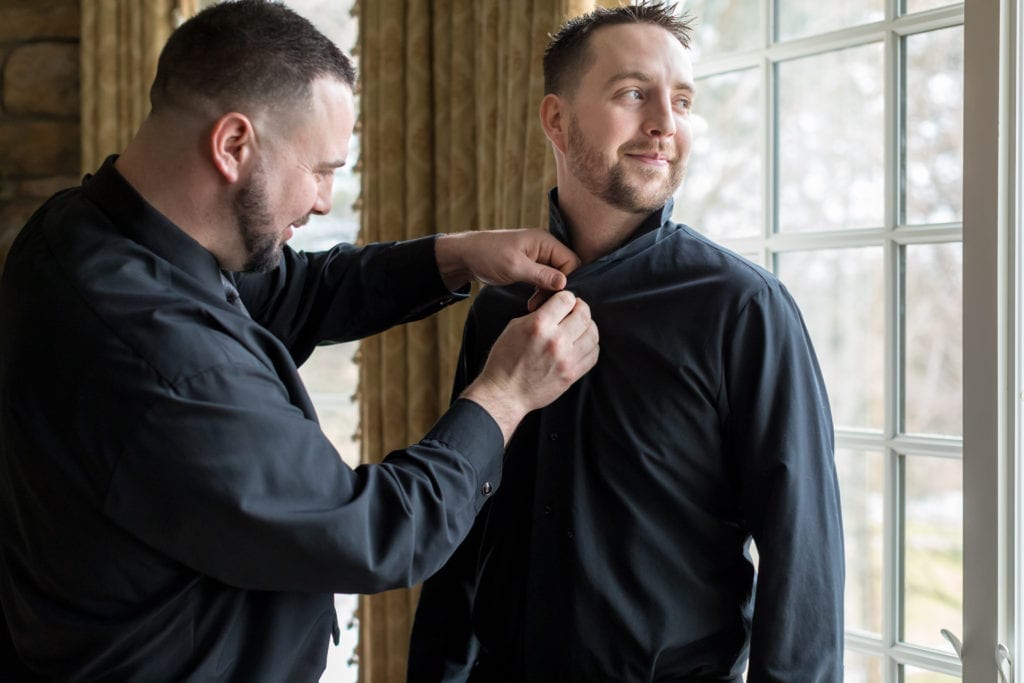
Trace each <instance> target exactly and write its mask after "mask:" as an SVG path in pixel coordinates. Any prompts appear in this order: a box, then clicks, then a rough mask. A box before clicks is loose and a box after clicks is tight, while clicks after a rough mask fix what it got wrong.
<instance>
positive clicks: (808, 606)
mask: <svg viewBox="0 0 1024 683" xmlns="http://www.w3.org/2000/svg"><path fill="white" fill-rule="evenodd" d="M551 206H552V210H551V229H552V232H553V233H554V234H556V235H558V236H559V237H560V238H561V239H563V241H566V242H568V236H567V232H566V230H565V226H564V225H563V223H562V217H561V215H560V214H559V212H558V209H557V195H554V194H553V195H552V198H551ZM671 214H672V205H671V203H670V204H669V205H667V206H665V207H664V208H663V209H662V210H660V211H658V212H655V213H654V214H652V215H651V216H650V217H649V218H648V219H647V220H646V221H645V222H644V224H643V225H642V226H641V227H640V228H639V230H638V231H637V232H636V234H634V235H633V237H632V238H631V239H630V240H629V241H628V242H627V243H626V244H625V245H623V246H622V247H621V248H619V249H617V250H616V251H614V252H612V253H610V254H608V255H606V256H604V257H603V258H600V259H598V260H596V261H594V262H592V263H590V264H587V265H585V266H583V267H582V268H580V269H579V270H577V271H575V272H574V273H572V274H571V275H570V276H569V288H570V289H571V290H573V291H574V292H576V294H578V295H579V296H580V297H582V298H583V299H584V300H585V301H586V302H587V303H588V304H589V305H590V307H591V311H592V315H593V318H594V320H595V322H596V323H597V326H598V329H599V330H600V334H601V356H600V359H599V361H598V363H597V366H596V367H595V368H594V369H593V370H592V371H591V372H590V373H589V374H587V375H586V376H585V377H583V379H581V380H580V381H579V382H577V383H576V384H575V385H574V386H573V387H572V388H571V389H570V390H569V391H568V392H567V393H566V394H564V395H563V396H562V397H561V398H559V399H558V400H556V401H555V402H554V403H553V404H551V405H550V406H549V407H547V408H545V409H543V410H540V411H537V412H534V413H532V414H531V415H529V416H528V417H527V419H526V420H525V422H524V423H523V424H522V425H521V426H520V428H519V429H518V430H517V431H516V433H515V436H514V437H513V439H512V442H511V444H510V446H509V449H508V455H507V460H506V466H505V471H504V475H503V484H502V489H501V491H499V492H498V493H497V494H496V495H495V496H494V497H493V498H492V499H491V500H490V501H489V502H488V503H487V505H486V506H485V508H484V511H483V512H482V513H481V516H480V518H479V519H478V521H477V524H476V526H475V528H474V530H473V532H472V533H471V535H470V537H469V538H468V539H467V540H466V542H465V543H464V544H463V546H462V547H461V548H460V550H459V551H458V552H457V553H456V555H455V556H454V557H453V558H452V560H451V561H449V563H448V565H447V566H446V567H445V568H444V569H443V570H442V571H441V572H439V573H438V574H437V575H435V576H434V577H433V578H431V579H430V580H428V581H427V582H426V584H425V585H424V587H423V592H422V597H421V599H420V605H419V608H418V612H417V616H416V623H415V627H414V632H413V639H412V654H411V657H410V668H409V679H410V680H411V681H439V680H444V681H464V680H467V679H472V680H474V681H498V680H509V681H513V680H518V681H522V680H530V681H586V682H588V683H597V682H600V681H739V680H741V679H740V676H741V674H742V672H743V670H744V666H745V664H746V661H747V658H748V654H749V664H750V671H749V677H748V681H751V682H758V681H793V682H800V683H812V682H815V681H839V680H842V659H843V583H844V562H843V533H842V522H841V515H840V506H839V491H838V486H837V482H836V473H835V467H834V462H833V430H832V421H831V415H830V412H829V405H828V399H827V397H826V394H825V387H824V385H823V382H822V378H821V373H820V371H819V368H818V364H817V361H816V359H815V355H814V351H813V349H812V347H811V342H810V339H809V338H808V335H807V331H806V329H805V327H804V325H803V321H802V319H801V316H800V313H799V311H798V309H797V306H796V304H795V303H794V302H793V300H792V298H791V297H790V295H789V293H788V292H787V291H786V289H785V288H784V287H783V286H782V284H781V283H780V282H779V281H778V280H777V279H776V278H775V277H774V276H773V275H772V274H770V273H768V272H767V271H765V270H763V269H761V268H759V267H757V266H755V265H753V264H751V263H749V262H748V261H746V260H744V259H742V258H740V257H739V256H737V255H735V254H733V253H731V252H730V251H728V250H726V249H723V248H722V247H720V246H718V245H716V244H714V243H713V242H711V241H709V240H708V239H706V238H704V237H703V236H701V235H699V234H698V233H695V232H694V231H693V230H691V229H690V228H688V227H686V226H684V225H679V224H676V223H673V222H672V221H671V220H670V216H671ZM530 294H531V291H530V290H529V289H528V288H523V287H516V286H513V287H488V288H485V289H484V290H483V291H482V292H481V294H480V296H479V297H478V299H477V300H476V302H475V303H474V304H473V308H472V310H471V312H470V315H469V319H468V322H467V324H466V328H465V338H464V343H463V349H462V357H461V362H460V368H459V376H458V379H457V382H456V392H457V391H459V390H460V388H461V387H462V386H463V385H464V384H465V383H467V382H468V381H470V380H471V379H472V378H473V377H475V376H476V374H477V373H478V372H479V371H480V369H481V367H482V364H483V362H484V360H485V358H486V354H487V351H488V349H489V348H490V346H491V344H492V343H493V342H494V340H495V338H496V337H497V335H498V334H499V333H500V332H501V330H502V329H503V328H504V326H505V324H506V323H507V321H508V320H509V319H511V318H513V317H516V316H519V315H522V314H523V313H525V312H526V301H527V300H528V298H529V296H530ZM751 538H753V539H755V540H756V542H757V548H758V550H759V554H760V564H759V572H758V574H757V577H756V584H757V591H756V599H755V596H754V592H755V591H754V586H755V571H754V564H753V562H752V561H751V557H750V553H749V545H750V541H751Z"/></svg>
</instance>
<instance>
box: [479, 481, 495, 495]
mask: <svg viewBox="0 0 1024 683" xmlns="http://www.w3.org/2000/svg"><path fill="white" fill-rule="evenodd" d="M493 492H494V487H493V486H491V482H489V481H485V482H484V485H483V486H481V487H480V493H482V494H484V495H485V496H489V495H491V494H492V493H493Z"/></svg>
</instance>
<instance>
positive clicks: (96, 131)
mask: <svg viewBox="0 0 1024 683" xmlns="http://www.w3.org/2000/svg"><path fill="white" fill-rule="evenodd" d="M198 1H199V0H82V4H81V12H82V42H81V50H82V54H81V77H82V171H83V172H85V173H92V172H93V171H95V170H96V169H97V168H98V167H99V165H100V164H101V163H102V162H103V159H105V158H106V157H107V156H108V155H110V154H115V153H118V152H120V151H121V150H122V149H124V148H125V146H126V145H127V144H128V143H129V142H130V141H131V139H132V137H133V136H134V135H135V132H136V131H137V130H138V129H139V126H140V125H141V124H142V121H143V120H144V119H145V118H146V115H147V114H148V113H149V87H150V85H152V83H153V77H154V76H155V75H156V63H157V58H158V57H159V56H160V50H161V49H162V48H163V46H164V43H165V42H167V38H168V37H169V36H170V35H171V31H172V30H174V28H175V26H177V25H178V24H180V23H181V21H182V20H183V19H185V18H188V17H190V16H192V15H193V14H195V12H196V9H197V4H198Z"/></svg>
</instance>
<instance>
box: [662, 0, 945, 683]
mask: <svg viewBox="0 0 1024 683" xmlns="http://www.w3.org/2000/svg"><path fill="white" fill-rule="evenodd" d="M901 4H902V3H901ZM905 5H906V6H905V7H897V3H896V2H895V1H892V2H889V3H887V2H885V0H838V1H836V2H829V3H821V2H817V1H816V0H777V1H775V2H772V1H771V0H696V1H691V2H687V3H686V9H687V10H689V11H690V12H691V13H693V14H694V15H696V17H697V18H698V26H697V30H696V43H697V45H696V48H695V50H694V66H695V70H696V75H697V77H698V82H697V91H698V92H697V98H696V102H695V106H694V116H695V120H694V136H695V140H694V147H693V154H692V158H691V161H690V167H689V172H688V176H687V180H686V182H685V183H684V186H683V188H682V189H681V190H680V192H679V193H678V195H677V196H676V206H675V218H676V219H677V220H679V221H681V222H684V223H687V224H689V225H691V226H693V227H694V228H696V229H698V230H700V231H702V232H704V233H705V234H707V235H709V236H710V237H712V238H713V239H716V240H718V241H719V242H721V243H722V244H724V245H726V246H728V247H730V248H732V249H734V250H735V251H737V252H739V253H741V254H743V255H744V256H746V257H748V258H749V259H751V260H753V261H755V262H757V263H759V264H760V265H762V266H765V267H767V268H769V269H770V270H773V271H774V272H776V273H777V274H778V275H779V276H780V277H781V279H782V281H783V282H784V283H785V284H786V286H787V288H788V289H789V290H790V291H791V292H792V294H793V296H794V297H795V298H796V300H797V302H798V304H799V305H800V307H801V310H802V312H803V314H804V318H805V322H806V325H807V327H808V329H809V330H810V333H811V336H812V339H813V342H814V344H815V348H816V351H817V354H818V358H819V361H820V363H821V366H822V372H823V374H824V376H825V381H826V384H827V386H828V391H829V395H830V400H831V406H832V412H833V418H834V422H835V425H836V431H837V444H836V446H837V449H836V462H837V468H838V470H839V477H840V487H841V491H842V498H843V515H844V525H845V537H846V538H845V540H846V554H847V590H846V626H847V653H846V680H847V681H850V682H865V683H867V682H871V683H875V682H881V681H886V682H889V681H914V682H930V681H936V682H938V681H948V680H955V679H958V678H959V677H960V676H959V672H960V668H959V661H958V660H957V658H956V656H955V653H954V650H953V647H952V646H951V644H950V642H949V641H948V640H947V639H946V637H944V636H943V634H942V633H941V630H942V629H947V630H948V631H949V632H950V633H951V634H952V635H954V636H959V635H960V633H959V632H960V629H961V620H962V617H961V613H962V595H961V593H962V588H961V585H962V578H963V549H962V541H961V536H962V476H963V470H962V466H961V463H962V432H963V429H962V425H961V408H962V405H961V391H962V360H961V337H962V334H961V329H962V307H961V292H962V286H963V267H962V225H961V221H962V213H961V170H962V140H963V132H962V116H963V109H962V98H963V75H962V71H963V28H962V24H963V6H962V4H953V3H948V2H943V1H942V0H907V2H906V3H905ZM769 12H774V13H775V15H774V21H773V25H774V26H775V27H776V33H777V35H776V36H775V38H774V40H769V39H768V31H767V29H766V28H765V25H764V20H765V18H767V16H768V13H769ZM896 19H899V22H898V24H897V21H896ZM887 84H892V85H893V86H894V87H892V88H887ZM887 98H889V99H887Z"/></svg>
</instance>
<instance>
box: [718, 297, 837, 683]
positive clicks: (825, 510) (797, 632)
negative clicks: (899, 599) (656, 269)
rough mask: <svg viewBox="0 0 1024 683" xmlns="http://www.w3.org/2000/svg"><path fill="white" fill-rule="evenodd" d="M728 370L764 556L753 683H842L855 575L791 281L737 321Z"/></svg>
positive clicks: (746, 498)
mask: <svg viewBox="0 0 1024 683" xmlns="http://www.w3.org/2000/svg"><path fill="white" fill-rule="evenodd" d="M725 369H726V370H725V372H726V380H725V386H726V392H727V396H728V405H729V412H728V416H727V419H726V420H725V424H724V434H725V439H726V444H727V454H728V455H729V456H730V461H731V462H733V463H734V464H735V466H736V467H737V470H738V472H739V479H740V482H741V492H740V495H741V501H742V505H743V508H744V516H745V519H746V521H747V524H748V526H749V528H750V530H751V534H752V536H753V538H754V540H755V542H756V543H757V550H758V555H759V558H760V559H759V567H758V577H757V584H756V591H755V599H754V614H753V623H752V634H751V649H750V664H749V676H748V679H747V680H748V683H760V682H763V681H840V680H842V676H843V584H844V572H845V569H844V558H843V529H842V519H841V512H840V504H839V487H838V483H837V479H836V471H835V463H834V450H833V449H834V438H833V428H832V417H831V413H830V410H829V405H828V397H827V396H826V393H825V386H824V382H823V381H822V378H821V372H820V369H819V367H818V363H817V360H816V358H815V355H814V350H813V348H812V346H811V342H810V338H809V336H808V334H807V330H806V329H805V327H804V324H803V320H802V318H801V316H800V313H799V310H798V309H797V306H796V303H795V302H794V301H793V299H792V298H791V297H790V295H789V293H788V292H787V291H786V290H785V288H784V287H783V286H782V285H781V284H779V283H769V284H768V285H767V286H766V287H765V288H764V289H762V290H761V291H760V292H759V293H758V294H756V295H755V296H753V297H752V298H751V300H750V301H749V302H748V303H747V304H746V305H745V307H744V308H743V309H742V311H741V312H740V313H739V315H738V316H737V319H736V323H735V326H734V327H733V329H732V330H731V335H730V336H729V338H728V339H727V340H726V345H725Z"/></svg>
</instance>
